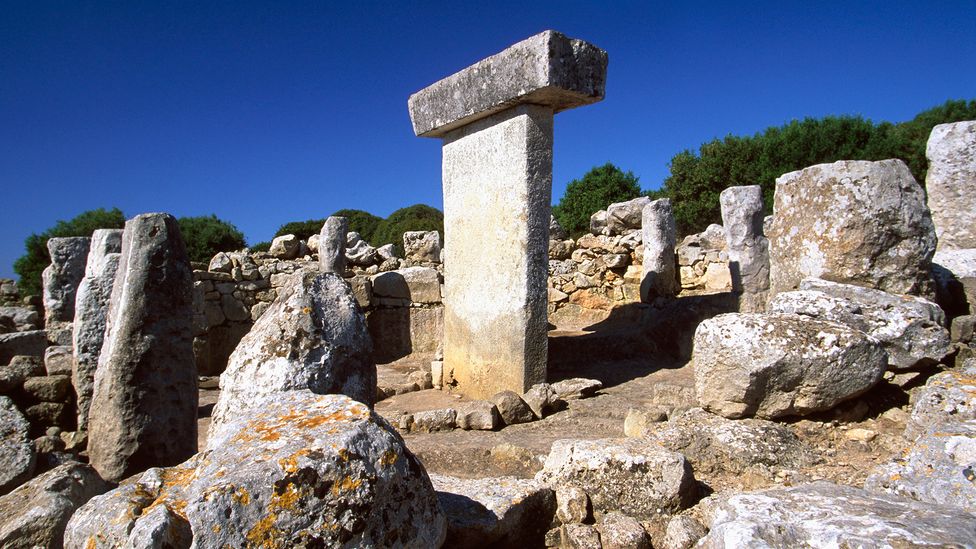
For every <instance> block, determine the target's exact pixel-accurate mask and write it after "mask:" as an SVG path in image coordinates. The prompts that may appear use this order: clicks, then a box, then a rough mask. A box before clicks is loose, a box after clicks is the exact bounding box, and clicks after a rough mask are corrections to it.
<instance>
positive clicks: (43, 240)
mask: <svg viewBox="0 0 976 549" xmlns="http://www.w3.org/2000/svg"><path fill="white" fill-rule="evenodd" d="M123 227H125V215H123V214H122V210H120V209H118V208H112V209H111V210H105V209H103V208H97V209H94V210H88V211H86V212H82V213H80V214H78V215H77V216H75V217H74V218H72V219H70V220H68V221H58V222H57V223H55V224H54V226H53V227H51V228H50V229H48V230H46V231H44V232H43V233H41V234H32V235H30V236H28V237H27V239H26V240H24V247H25V249H26V253H25V254H24V255H22V256H20V257H19V258H18V259H17V260H16V261H15V262H14V272H16V273H17V276H18V277H19V280H18V282H17V286H18V288H19V289H20V293H21V295H40V293H41V273H42V272H43V271H44V269H45V268H46V267H47V266H48V265H50V264H51V256H50V255H49V254H48V251H47V241H48V239H50V238H53V237H64V236H91V234H92V233H93V232H95V229H121V228H123Z"/></svg>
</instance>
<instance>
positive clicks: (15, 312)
mask: <svg viewBox="0 0 976 549" xmlns="http://www.w3.org/2000/svg"><path fill="white" fill-rule="evenodd" d="M4 319H7V320H4ZM5 322H9V324H11V325H13V328H14V331H16V332H29V331H31V330H37V329H39V328H40V327H41V315H39V314H37V311H35V310H34V309H28V308H27V307H0V324H4V323H5Z"/></svg>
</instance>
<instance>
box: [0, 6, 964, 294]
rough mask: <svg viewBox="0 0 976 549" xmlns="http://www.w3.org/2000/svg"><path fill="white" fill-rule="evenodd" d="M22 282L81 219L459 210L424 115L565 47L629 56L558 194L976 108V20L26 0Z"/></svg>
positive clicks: (802, 10)
mask: <svg viewBox="0 0 976 549" xmlns="http://www.w3.org/2000/svg"><path fill="white" fill-rule="evenodd" d="M0 7H2V9H0V277H12V276H13V271H12V268H11V264H12V262H13V260H14V259H15V258H16V257H18V256H19V255H21V254H22V253H23V240H24V238H25V237H26V236H27V235H28V234H30V233H31V232H41V231H43V230H45V229H46V228H48V227H50V226H51V225H53V224H54V223H55V221H57V220H58V219H69V218H71V217H73V216H75V215H76V214H78V213H80V212H82V211H84V210H87V209H91V208H97V207H106V208H107V207H112V206H118V207H119V208H121V209H122V210H123V211H124V212H125V213H126V214H127V215H128V216H132V215H135V214H138V213H141V212H146V211H168V212H170V213H173V214H174V215H177V216H183V215H205V214H210V213H215V214H217V216H218V217H221V218H223V219H226V220H229V221H231V222H233V223H234V224H236V225H237V226H238V227H239V228H240V229H241V230H242V231H244V233H245V234H246V236H247V239H248V241H249V242H251V243H254V242H258V241H261V240H267V239H269V238H270V236H271V235H272V234H273V233H274V231H275V230H276V229H277V227H278V226H279V225H281V224H282V223H284V222H286V221H293V220H304V219H308V218H320V217H325V216H327V215H328V214H330V213H332V212H333V211H335V210H337V209H339V208H359V209H364V210H368V211H370V212H372V213H374V214H377V215H380V216H386V215H388V214H389V213H390V212H392V211H393V210H395V209H397V208H400V207H403V206H406V205H410V204H414V203H418V202H422V203H427V204H431V205H433V206H436V207H438V208H440V207H441V202H442V201H441V188H440V144H439V140H436V139H422V138H418V137H415V136H414V135H413V132H412V131H411V126H410V121H409V117H408V114H407V97H408V96H409V95H410V94H411V93H412V92H415V91H417V90H419V89H421V88H423V87H425V86H427V85H428V84H431V83H433V82H434V81H436V80H439V79H440V78H443V77H445V76H447V75H449V74H451V73H453V72H455V71H457V70H459V69H461V68H464V67H466V66H467V65H469V64H471V63H473V62H475V61H478V60H479V59H482V58H483V57H485V56H487V55H490V54H492V53H495V52H497V51H499V50H501V49H504V48H505V47H507V46H509V45H511V44H512V43H514V42H517V41H519V40H521V39H523V38H526V37H528V36H530V35H532V34H535V33H537V32H539V31H542V30H545V29H548V28H552V29H556V30H559V31H561V32H564V33H566V34H568V35H570V36H572V37H575V38H582V39H585V40H588V41H590V42H592V43H594V44H596V45H597V46H600V47H601V48H603V49H605V50H606V51H607V52H608V53H609V55H610V67H609V74H608V82H607V97H606V99H605V100H604V102H603V103H599V104H597V105H593V106H588V107H584V108H580V109H577V110H573V111H568V112H565V113H561V114H559V115H558V116H557V117H556V136H555V143H556V145H555V157H554V177H553V195H554V197H555V199H557V200H558V198H559V197H560V196H561V195H562V193H563V191H564V190H565V187H566V183H567V182H568V181H569V180H571V179H573V178H576V177H579V176H581V175H582V174H583V173H585V172H586V171H587V170H588V169H589V168H591V167H593V166H594V165H599V164H603V163H605V162H607V161H612V162H614V163H616V164H617V165H619V166H621V167H622V168H624V169H625V170H632V171H633V172H634V173H635V174H637V175H638V176H640V181H641V184H642V185H643V186H644V187H645V188H657V187H658V186H660V184H661V181H662V180H663V178H664V177H665V176H666V175H667V163H668V161H669V160H670V158H671V157H672V156H673V155H674V154H675V153H677V152H679V151H681V150H683V149H686V148H697V146H698V145H699V144H701V143H702V142H704V141H708V140H710V139H712V138H715V137H722V136H725V135H727V134H729V133H733V134H752V133H754V132H756V131H758V130H761V129H763V128H765V127H767V126H770V125H779V124H782V123H784V122H787V121H789V120H791V119H793V118H803V117H805V116H824V115H830V114H834V115H836V114H859V115H862V116H864V117H866V118H870V119H872V120H875V121H878V120H889V121H892V122H898V121H903V120H907V119H909V118H911V117H912V116H913V115H914V114H916V113H917V112H919V111H921V110H923V109H926V108H929V107H932V106H935V105H938V104H941V103H943V102H944V101H945V100H946V99H950V98H952V99H972V98H974V97H976V1H974V0H969V1H962V2H958V1H957V2H953V1H939V2H897V1H885V2H857V1H846V2H836V3H833V2H809V1H806V2H783V1H780V2H769V3H765V4H761V3H744V2H725V3H710V2H695V3H692V2H674V3H657V2H602V1H601V2H573V1H565V0H564V1H559V2H535V1H533V2H524V1H523V2H491V3H485V4H475V3H469V2H463V1H462V2H459V1H457V0H454V1H450V2H442V3H441V2H437V3H435V2H349V3H339V2H307V3H305V2H277V1H276V2H271V1H268V2H244V1H228V2H195V1H194V2H182V1H167V2H150V1H145V2H143V1H140V2H122V1H119V2H81V1H78V2H44V1H28V2H4V3H3V4H2V5H0Z"/></svg>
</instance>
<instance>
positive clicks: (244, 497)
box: [230, 486, 251, 505]
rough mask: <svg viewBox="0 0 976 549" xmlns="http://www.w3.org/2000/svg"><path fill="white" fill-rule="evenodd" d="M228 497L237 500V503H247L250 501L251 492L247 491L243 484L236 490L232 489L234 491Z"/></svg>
mask: <svg viewBox="0 0 976 549" xmlns="http://www.w3.org/2000/svg"><path fill="white" fill-rule="evenodd" d="M230 497H231V498H232V499H233V500H234V501H235V502H237V504H238V505H247V504H249V503H251V494H249V493H248V492H247V488H244V487H243V486H241V487H240V488H238V489H237V490H234V493H232V494H231V495H230Z"/></svg>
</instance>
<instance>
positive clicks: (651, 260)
mask: <svg viewBox="0 0 976 549" xmlns="http://www.w3.org/2000/svg"><path fill="white" fill-rule="evenodd" d="M641 239H642V241H643V243H644V261H643V264H642V265H641V266H642V269H641V271H642V272H641V287H640V294H641V301H642V302H644V303H650V302H651V301H653V300H654V299H655V298H658V297H664V298H668V297H674V296H676V295H678V293H679V292H680V291H681V281H680V280H679V279H678V262H677V259H676V258H675V255H674V248H675V246H676V245H677V239H678V233H677V229H676V227H675V223H674V211H673V210H672V208H671V200H670V199H667V198H660V199H658V200H655V201H653V202H651V203H649V204H647V205H645V206H644V208H643V209H642V210H641Z"/></svg>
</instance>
